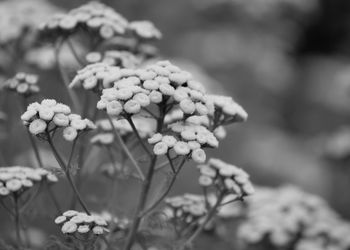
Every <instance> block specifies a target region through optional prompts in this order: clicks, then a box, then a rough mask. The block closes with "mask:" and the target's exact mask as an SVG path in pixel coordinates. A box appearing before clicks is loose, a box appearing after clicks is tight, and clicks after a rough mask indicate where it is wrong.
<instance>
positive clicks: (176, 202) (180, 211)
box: [164, 194, 207, 228]
mask: <svg viewBox="0 0 350 250" xmlns="http://www.w3.org/2000/svg"><path fill="white" fill-rule="evenodd" d="M165 203H166V209H165V211H164V212H165V214H166V215H167V217H168V219H169V220H175V221H176V222H175V223H176V224H180V223H182V224H183V225H182V227H183V228H186V227H187V226H188V225H191V226H194V227H197V226H199V225H200V224H201V223H203V219H204V217H205V215H206V214H207V209H206V206H205V199H204V197H203V196H201V195H195V194H184V195H181V196H174V197H170V198H166V199H165ZM179 226H181V225H179Z"/></svg>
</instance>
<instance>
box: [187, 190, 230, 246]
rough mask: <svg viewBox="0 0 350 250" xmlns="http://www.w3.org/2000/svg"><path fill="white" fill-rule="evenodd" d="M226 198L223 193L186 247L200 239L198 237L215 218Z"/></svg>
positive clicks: (188, 240)
mask: <svg viewBox="0 0 350 250" xmlns="http://www.w3.org/2000/svg"><path fill="white" fill-rule="evenodd" d="M223 198H224V194H223V193H221V194H220V195H219V197H218V199H217V201H216V203H215V205H214V206H213V207H212V208H211V210H210V211H209V212H208V214H207V216H206V217H205V219H204V221H203V223H202V224H201V225H200V226H199V227H198V228H197V230H196V231H195V232H194V233H193V234H192V235H191V236H190V237H189V238H188V239H187V240H186V242H185V244H184V245H185V246H189V245H190V244H191V243H192V242H193V241H194V239H195V238H197V237H198V235H199V234H200V233H201V232H202V231H203V229H204V228H205V226H206V225H207V223H208V222H209V221H210V220H211V219H212V218H213V216H214V215H215V213H216V210H217V208H218V207H219V206H220V204H221V201H222V199H223Z"/></svg>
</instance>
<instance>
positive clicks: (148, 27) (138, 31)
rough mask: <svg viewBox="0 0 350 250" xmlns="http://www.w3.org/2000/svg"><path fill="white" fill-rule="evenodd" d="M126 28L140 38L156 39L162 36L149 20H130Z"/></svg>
mask: <svg viewBox="0 0 350 250" xmlns="http://www.w3.org/2000/svg"><path fill="white" fill-rule="evenodd" d="M128 29H129V30H130V31H132V32H133V33H134V34H135V36H136V37H137V38H139V39H140V40H158V39H161V38H162V33H161V32H160V31H159V30H158V29H157V28H156V27H155V25H154V24H153V23H152V22H150V21H133V22H130V23H129V27H128Z"/></svg>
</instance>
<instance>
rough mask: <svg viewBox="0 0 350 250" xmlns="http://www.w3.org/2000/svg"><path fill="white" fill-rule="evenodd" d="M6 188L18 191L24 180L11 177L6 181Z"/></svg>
mask: <svg viewBox="0 0 350 250" xmlns="http://www.w3.org/2000/svg"><path fill="white" fill-rule="evenodd" d="M6 188H7V189H8V190H10V191H12V192H16V191H18V190H20V189H21V188H22V182H21V181H20V180H18V179H11V180H8V181H7V182H6Z"/></svg>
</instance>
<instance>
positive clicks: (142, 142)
mask: <svg viewBox="0 0 350 250" xmlns="http://www.w3.org/2000/svg"><path fill="white" fill-rule="evenodd" d="M126 119H127V120H128V122H129V124H130V126H131V128H132V130H133V131H134V133H135V134H136V137H137V139H138V140H139V142H140V144H141V146H142V147H143V149H144V150H145V151H146V153H147V154H148V155H149V156H150V157H152V153H151V152H150V151H149V149H148V148H147V146H146V145H145V143H144V141H143V140H142V138H141V136H140V134H139V131H138V130H137V128H136V126H135V124H134V122H133V121H132V118H131V116H128V117H127V118H126Z"/></svg>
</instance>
